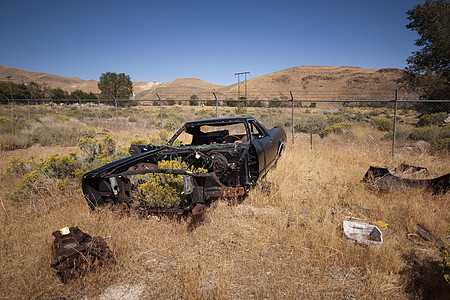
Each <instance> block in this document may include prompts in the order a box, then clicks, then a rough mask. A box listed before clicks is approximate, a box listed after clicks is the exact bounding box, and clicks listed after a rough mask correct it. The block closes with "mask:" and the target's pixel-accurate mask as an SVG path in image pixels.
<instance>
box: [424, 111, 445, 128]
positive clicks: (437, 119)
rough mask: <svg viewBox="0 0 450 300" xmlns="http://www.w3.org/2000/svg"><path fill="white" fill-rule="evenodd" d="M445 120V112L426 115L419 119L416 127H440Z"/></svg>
mask: <svg viewBox="0 0 450 300" xmlns="http://www.w3.org/2000/svg"><path fill="white" fill-rule="evenodd" d="M446 118H447V113H446V112H440V113H437V114H427V115H423V116H421V117H420V119H419V122H417V125H418V126H431V125H442V124H444V121H445V119H446Z"/></svg>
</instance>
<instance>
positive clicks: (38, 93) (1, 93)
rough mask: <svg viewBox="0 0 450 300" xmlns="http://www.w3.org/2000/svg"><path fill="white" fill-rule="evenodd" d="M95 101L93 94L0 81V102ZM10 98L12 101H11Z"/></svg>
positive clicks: (33, 83)
mask: <svg viewBox="0 0 450 300" xmlns="http://www.w3.org/2000/svg"><path fill="white" fill-rule="evenodd" d="M6 98H7V99H10V100H12V99H27V98H28V99H30V100H31V99H54V100H58V99H78V98H79V99H97V95H95V94H94V93H86V92H83V91H82V90H75V91H73V92H72V93H68V92H67V91H65V90H63V89H61V88H54V89H52V88H51V87H49V86H48V85H39V84H38V83H36V82H34V81H32V82H30V83H27V84H25V83H14V82H8V81H0V100H5V99H6ZM11 98H12V99H11Z"/></svg>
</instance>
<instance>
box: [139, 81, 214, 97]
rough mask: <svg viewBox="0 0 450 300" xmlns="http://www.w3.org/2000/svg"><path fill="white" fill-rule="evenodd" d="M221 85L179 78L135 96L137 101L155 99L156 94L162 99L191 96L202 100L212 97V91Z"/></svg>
mask: <svg viewBox="0 0 450 300" xmlns="http://www.w3.org/2000/svg"><path fill="white" fill-rule="evenodd" d="M222 87H223V86H222V85H217V84H213V83H209V82H206V81H203V80H201V79H197V78H180V79H175V80H174V81H171V82H164V83H161V84H158V85H155V86H154V87H152V88H151V89H149V90H146V91H143V92H141V93H138V94H137V97H136V98H137V99H155V97H156V94H158V95H159V96H160V97H161V98H164V99H170V98H174V99H189V98H190V96H192V95H197V96H198V97H201V98H204V97H205V96H206V97H209V98H210V97H213V94H212V93H213V91H215V90H217V89H219V88H222Z"/></svg>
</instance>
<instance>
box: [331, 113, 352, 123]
mask: <svg viewBox="0 0 450 300" xmlns="http://www.w3.org/2000/svg"><path fill="white" fill-rule="evenodd" d="M327 121H328V124H330V125H334V124H337V123H345V122H348V119H347V118H346V117H344V116H343V115H338V114H334V115H331V116H329V117H328V120H327Z"/></svg>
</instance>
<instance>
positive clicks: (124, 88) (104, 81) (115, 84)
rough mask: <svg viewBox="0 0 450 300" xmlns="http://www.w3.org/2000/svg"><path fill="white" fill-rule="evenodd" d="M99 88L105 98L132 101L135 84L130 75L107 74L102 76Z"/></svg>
mask: <svg viewBox="0 0 450 300" xmlns="http://www.w3.org/2000/svg"><path fill="white" fill-rule="evenodd" d="M98 88H99V89H100V91H102V97H103V98H111V96H113V97H115V98H116V99H130V97H131V95H132V94H133V83H132V82H131V79H130V75H125V73H119V74H117V73H114V72H106V73H102V75H101V76H100V81H99V82H98Z"/></svg>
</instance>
